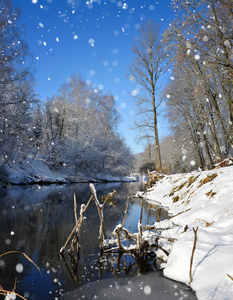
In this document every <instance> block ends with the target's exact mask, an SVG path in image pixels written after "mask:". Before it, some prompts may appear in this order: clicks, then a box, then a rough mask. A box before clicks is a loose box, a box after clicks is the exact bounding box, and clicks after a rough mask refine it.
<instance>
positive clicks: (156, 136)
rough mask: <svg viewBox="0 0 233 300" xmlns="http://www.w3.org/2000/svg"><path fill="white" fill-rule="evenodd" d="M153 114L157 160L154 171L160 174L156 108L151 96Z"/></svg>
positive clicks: (160, 163) (160, 164)
mask: <svg viewBox="0 0 233 300" xmlns="http://www.w3.org/2000/svg"><path fill="white" fill-rule="evenodd" d="M153 114H154V131H155V150H156V158H157V164H156V169H157V171H158V172H161V171H162V162H161V155H160V147H159V135H158V122H157V111H156V107H155V97H154V95H153Z"/></svg>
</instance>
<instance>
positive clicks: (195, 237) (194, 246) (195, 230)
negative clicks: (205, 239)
mask: <svg viewBox="0 0 233 300" xmlns="http://www.w3.org/2000/svg"><path fill="white" fill-rule="evenodd" d="M198 228H199V227H197V228H194V227H193V232H194V243H193V250H192V255H191V259H190V270H189V278H190V283H191V282H192V281H193V277H192V267H193V258H194V252H195V250H196V245H197V230H198Z"/></svg>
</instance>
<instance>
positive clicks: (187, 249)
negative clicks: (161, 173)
mask: <svg viewBox="0 0 233 300" xmlns="http://www.w3.org/2000/svg"><path fill="white" fill-rule="evenodd" d="M145 199H146V200H147V201H149V202H150V203H153V202H156V203H160V204H161V205H162V206H164V207H167V208H168V211H169V214H171V215H172V216H173V217H172V218H171V219H170V222H172V223H173V228H170V229H166V230H164V231H162V233H161V235H162V236H167V237H173V238H176V239H177V241H176V242H175V243H172V245H171V243H169V242H166V240H165V241H163V245H162V247H163V248H164V249H166V250H168V251H169V252H170V255H169V257H168V259H167V262H166V264H163V266H164V267H165V268H164V271H163V272H164V275H165V276H166V277H168V278H170V279H173V280H176V281H180V282H183V283H185V284H187V285H190V286H191V288H192V289H193V290H194V291H195V292H196V295H197V298H198V299H199V300H209V299H211V300H217V299H224V300H230V299H233V166H229V167H225V168H219V169H214V170H211V171H203V172H200V171H196V172H192V173H189V174H176V175H171V176H165V177H164V178H163V179H162V180H160V181H159V182H158V183H157V184H156V185H155V186H154V187H153V188H152V189H151V190H150V191H148V192H147V193H146V194H145ZM161 225H165V223H164V224H159V223H158V224H157V225H156V227H158V228H159V227H160V228H161V227H162V226H161ZM197 227H198V230H197V244H196V250H195V252H194V257H193V266H192V272H191V274H192V282H190V259H191V254H192V250H193V245H194V231H193V228H195V229H196V228H197ZM157 254H158V255H161V257H162V258H163V259H166V258H167V257H166V255H164V253H162V252H161V250H158V253H157Z"/></svg>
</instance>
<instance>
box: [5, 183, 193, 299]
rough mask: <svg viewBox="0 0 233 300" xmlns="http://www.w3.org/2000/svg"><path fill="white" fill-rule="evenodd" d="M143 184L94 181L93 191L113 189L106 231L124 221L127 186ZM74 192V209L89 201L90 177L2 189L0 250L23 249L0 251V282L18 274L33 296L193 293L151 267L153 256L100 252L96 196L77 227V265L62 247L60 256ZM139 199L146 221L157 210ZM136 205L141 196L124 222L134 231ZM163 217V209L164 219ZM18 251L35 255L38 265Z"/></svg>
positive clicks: (9, 286) (9, 284) (10, 283)
mask: <svg viewBox="0 0 233 300" xmlns="http://www.w3.org/2000/svg"><path fill="white" fill-rule="evenodd" d="M143 186H144V183H143V182H137V183H135V182H134V183H111V184H110V183H109V184H95V188H96V190H97V195H98V197H100V196H101V195H106V194H107V193H108V192H112V191H113V189H115V190H116V191H117V202H116V205H112V203H108V204H106V205H105V207H104V236H105V237H110V235H111V232H112V230H113V229H114V228H115V226H116V225H117V224H120V223H121V222H122V221H123V219H124V216H125V204H126V196H127V193H128V192H129V191H137V190H143ZM74 193H75V194H76V198H77V211H78V215H79V210H80V206H81V204H83V203H84V204H86V203H87V201H88V199H89V198H90V195H91V192H90V188H89V185H88V184H72V185H48V186H37V185H32V186H14V187H10V188H8V189H2V190H1V193H0V254H3V253H6V252H8V251H20V252H21V253H19V252H14V253H9V254H7V255H4V256H2V257H0V285H1V286H2V287H3V288H4V289H6V290H10V291H12V290H13V288H14V286H15V278H16V277H17V280H16V281H17V282H16V292H17V293H19V294H20V295H22V296H24V297H25V298H27V299H32V300H37V299H39V300H47V299H49V300H50V299H54V300H58V299H59V300H60V299H119V297H120V298H121V299H134V300H136V299H142V298H143V297H146V299H191V300H192V299H196V297H195V295H194V293H192V292H191V291H190V289H189V288H188V287H186V286H185V285H182V284H179V283H175V282H173V281H171V280H168V279H166V278H164V277H163V276H162V272H161V271H157V270H156V267H157V262H156V259H155V258H153V259H152V260H151V261H150V262H149V263H148V266H147V269H146V270H143V269H141V267H139V266H138V265H137V264H136V263H135V261H134V260H133V258H132V257H130V256H123V257H122V258H121V259H119V257H116V256H113V255H110V254H109V255H103V256H102V257H100V254H99V244H98V235H99V216H98V213H97V209H96V206H95V204H94V201H92V202H91V204H90V206H89V207H88V209H87V211H86V213H85V216H86V220H85V221H84V222H83V225H82V230H81V232H80V239H79V243H80V245H81V248H80V257H79V261H78V264H77V263H76V262H77V261H75V262H73V263H72V262H71V261H70V259H69V256H68V255H66V253H67V251H65V260H63V259H62V258H61V256H60V249H61V247H62V246H63V245H64V243H65V241H66V239H67V237H68V236H69V234H70V232H71V231H72V229H73V227H74V225H75V218H74V202H73V197H74V196H73V195H74ZM143 205H144V208H143V224H144V225H151V224H153V223H154V222H155V220H156V217H157V211H155V210H152V209H149V208H148V204H147V203H144V204H143ZM140 212H141V200H140V199H138V198H135V199H132V200H130V203H129V209H128V218H127V221H126V224H125V227H126V228H128V229H129V230H130V231H131V232H137V224H138V220H139V218H140ZM166 217H167V213H166V212H165V211H163V212H162V215H161V218H166ZM22 253H25V254H26V255H27V256H28V257H30V258H31V259H32V261H33V262H34V263H35V264H36V265H37V266H38V267H39V268H40V272H39V270H38V269H37V268H36V266H35V265H34V264H33V263H32V262H30V261H29V260H28V259H27V258H26V257H25V256H24V255H23V254H22ZM140 293H141V294H140ZM114 295H115V296H114ZM152 295H153V296H152ZM161 295H162V296H161ZM114 297H115V298H114ZM137 297H139V298H137ZM161 297H162V298H161ZM17 299H18V298H17Z"/></svg>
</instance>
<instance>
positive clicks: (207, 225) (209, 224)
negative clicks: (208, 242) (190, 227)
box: [196, 218, 214, 227]
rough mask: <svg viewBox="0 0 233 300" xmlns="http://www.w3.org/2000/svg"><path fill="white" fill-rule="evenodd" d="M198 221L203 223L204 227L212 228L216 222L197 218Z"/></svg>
mask: <svg viewBox="0 0 233 300" xmlns="http://www.w3.org/2000/svg"><path fill="white" fill-rule="evenodd" d="M196 221H200V222H203V223H204V225H205V227H209V226H211V225H213V224H214V221H213V222H207V221H205V220H203V219H199V218H197V219H196Z"/></svg>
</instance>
